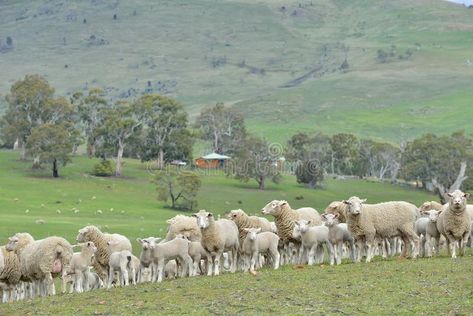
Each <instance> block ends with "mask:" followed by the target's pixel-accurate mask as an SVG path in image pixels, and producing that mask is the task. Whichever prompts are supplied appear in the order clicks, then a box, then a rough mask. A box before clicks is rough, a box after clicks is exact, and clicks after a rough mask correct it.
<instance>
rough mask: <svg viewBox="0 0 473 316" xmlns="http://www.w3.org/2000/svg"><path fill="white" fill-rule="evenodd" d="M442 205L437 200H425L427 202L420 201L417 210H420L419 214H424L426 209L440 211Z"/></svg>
mask: <svg viewBox="0 0 473 316" xmlns="http://www.w3.org/2000/svg"><path fill="white" fill-rule="evenodd" d="M442 207H443V205H442V204H440V203H439V202H436V201H427V202H424V203H422V205H421V206H420V207H419V211H420V212H421V214H425V213H426V212H427V211H430V210H436V211H440V210H441V209H442Z"/></svg>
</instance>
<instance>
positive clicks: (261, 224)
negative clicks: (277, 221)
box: [227, 209, 273, 245]
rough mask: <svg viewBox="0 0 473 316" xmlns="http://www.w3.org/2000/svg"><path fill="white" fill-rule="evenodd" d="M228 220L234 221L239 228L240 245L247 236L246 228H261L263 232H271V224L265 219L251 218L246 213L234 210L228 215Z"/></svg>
mask: <svg viewBox="0 0 473 316" xmlns="http://www.w3.org/2000/svg"><path fill="white" fill-rule="evenodd" d="M227 217H228V219H229V220H231V221H233V222H234V223H235V224H236V225H237V227H238V232H239V237H240V245H241V244H242V243H243V240H244V239H245V238H246V236H247V232H246V231H245V228H261V231H262V232H271V231H272V230H273V228H272V227H271V222H270V221H268V220H267V219H266V218H264V217H259V216H250V215H248V214H246V213H245V211H243V210H241V209H238V210H232V211H230V212H229V213H228V215H227Z"/></svg>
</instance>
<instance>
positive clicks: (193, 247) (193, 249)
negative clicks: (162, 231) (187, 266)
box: [176, 234, 207, 276]
mask: <svg viewBox="0 0 473 316" xmlns="http://www.w3.org/2000/svg"><path fill="white" fill-rule="evenodd" d="M176 238H181V239H185V240H187V241H188V242H189V256H190V257H191V258H192V262H193V265H192V270H191V271H190V272H189V276H196V275H197V274H198V271H199V269H200V270H201V271H202V268H201V267H200V263H201V261H202V259H203V258H207V252H206V251H205V249H204V247H202V244H201V243H200V241H190V240H189V239H187V237H186V236H184V235H183V234H177V235H176Z"/></svg>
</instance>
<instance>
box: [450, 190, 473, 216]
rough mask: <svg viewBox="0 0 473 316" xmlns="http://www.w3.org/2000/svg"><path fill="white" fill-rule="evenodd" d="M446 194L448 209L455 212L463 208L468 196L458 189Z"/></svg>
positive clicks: (459, 211)
mask: <svg viewBox="0 0 473 316" xmlns="http://www.w3.org/2000/svg"><path fill="white" fill-rule="evenodd" d="M447 196H448V197H449V199H448V204H449V207H450V209H451V210H452V211H453V212H456V213H461V212H463V211H464V210H465V208H466V201H467V200H468V199H469V198H470V194H469V193H463V192H462V191H460V190H455V191H453V192H451V193H447Z"/></svg>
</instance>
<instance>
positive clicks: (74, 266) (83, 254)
mask: <svg viewBox="0 0 473 316" xmlns="http://www.w3.org/2000/svg"><path fill="white" fill-rule="evenodd" d="M77 246H81V247H82V248H81V251H80V252H77V253H74V254H73V255H72V259H71V264H70V267H69V269H68V270H69V271H68V274H72V275H73V276H74V278H73V279H74V281H73V288H74V290H75V291H76V292H77V293H82V292H84V291H88V290H89V280H88V279H87V276H88V274H87V272H88V271H89V269H90V266H91V265H92V261H93V259H94V255H95V252H96V251H97V247H95V245H94V243H93V242H91V241H88V242H85V243H83V244H79V245H77ZM83 285H85V286H84V287H83Z"/></svg>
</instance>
